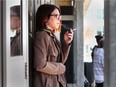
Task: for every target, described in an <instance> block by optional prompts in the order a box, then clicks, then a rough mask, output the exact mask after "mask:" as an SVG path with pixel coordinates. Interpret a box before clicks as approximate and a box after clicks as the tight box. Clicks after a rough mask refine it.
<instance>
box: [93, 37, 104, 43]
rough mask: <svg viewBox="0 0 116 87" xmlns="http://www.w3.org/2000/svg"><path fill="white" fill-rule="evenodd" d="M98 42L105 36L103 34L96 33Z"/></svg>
mask: <svg viewBox="0 0 116 87" xmlns="http://www.w3.org/2000/svg"><path fill="white" fill-rule="evenodd" d="M95 38H96V41H97V43H98V42H99V41H100V40H101V39H102V38H103V36H101V35H96V36H95Z"/></svg>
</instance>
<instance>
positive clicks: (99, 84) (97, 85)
mask: <svg viewBox="0 0 116 87" xmlns="http://www.w3.org/2000/svg"><path fill="white" fill-rule="evenodd" d="M103 84H104V83H96V87H103Z"/></svg>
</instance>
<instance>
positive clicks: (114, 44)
mask: <svg viewBox="0 0 116 87" xmlns="http://www.w3.org/2000/svg"><path fill="white" fill-rule="evenodd" d="M104 3H105V9H104V12H105V13H104V17H105V20H104V21H105V27H104V28H105V29H104V30H105V42H104V45H105V47H104V49H105V71H104V73H105V84H104V87H115V86H116V67H115V66H116V38H115V37H116V9H115V8H116V1H115V0H105V1H104Z"/></svg>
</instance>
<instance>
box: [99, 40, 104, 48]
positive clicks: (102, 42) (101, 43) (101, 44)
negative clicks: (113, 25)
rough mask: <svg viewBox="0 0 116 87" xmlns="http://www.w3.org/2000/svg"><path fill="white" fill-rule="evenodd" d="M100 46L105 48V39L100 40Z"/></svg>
mask: <svg viewBox="0 0 116 87" xmlns="http://www.w3.org/2000/svg"><path fill="white" fill-rule="evenodd" d="M98 46H99V47H100V48H103V46H104V40H103V39H101V40H100V41H98Z"/></svg>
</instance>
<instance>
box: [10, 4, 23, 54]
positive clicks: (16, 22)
mask: <svg viewBox="0 0 116 87" xmlns="http://www.w3.org/2000/svg"><path fill="white" fill-rule="evenodd" d="M21 24H22V20H21V6H20V5H15V6H12V7H10V29H11V31H12V36H11V38H10V41H11V44H10V45H11V56H18V55H22V53H23V52H22V30H21V26H22V25H21Z"/></svg>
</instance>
